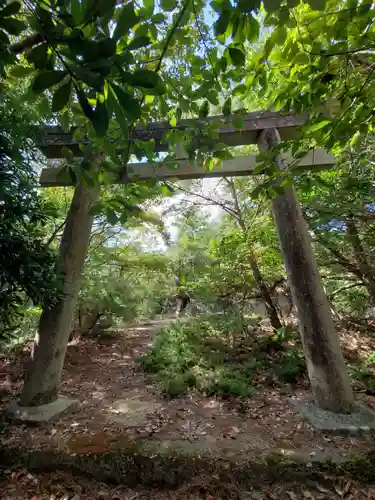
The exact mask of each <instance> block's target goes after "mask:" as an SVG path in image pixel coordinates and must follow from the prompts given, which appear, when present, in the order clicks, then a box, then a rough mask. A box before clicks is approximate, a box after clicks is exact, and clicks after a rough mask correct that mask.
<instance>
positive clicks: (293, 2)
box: [286, 0, 300, 9]
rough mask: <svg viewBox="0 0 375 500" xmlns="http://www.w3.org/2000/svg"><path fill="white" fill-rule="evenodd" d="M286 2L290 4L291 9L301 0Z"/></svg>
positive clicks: (288, 0)
mask: <svg viewBox="0 0 375 500" xmlns="http://www.w3.org/2000/svg"><path fill="white" fill-rule="evenodd" d="M286 3H287V5H288V7H289V9H293V8H294V7H297V5H299V3H300V0H287V2H286Z"/></svg>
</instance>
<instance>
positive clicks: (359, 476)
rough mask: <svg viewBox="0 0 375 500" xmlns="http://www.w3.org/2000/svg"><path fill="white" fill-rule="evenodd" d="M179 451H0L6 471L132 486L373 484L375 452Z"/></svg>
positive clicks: (136, 446) (140, 445) (152, 446)
mask: <svg viewBox="0 0 375 500" xmlns="http://www.w3.org/2000/svg"><path fill="white" fill-rule="evenodd" d="M181 448H182V447H181ZM181 448H178V449H177V450H173V447H172V442H168V446H165V447H164V448H163V447H161V446H160V443H158V442H156V441H155V442H150V441H149V442H147V445H145V442H141V441H139V442H136V443H133V444H131V445H130V446H128V447H127V448H126V449H123V450H117V451H109V452H106V453H82V454H79V453H78V454H68V453H59V452H58V451H44V450H39V451H25V450H21V449H17V448H16V449H7V450H0V459H1V462H2V464H3V465H5V466H9V465H14V464H15V463H17V464H18V463H22V464H23V465H24V466H26V467H28V468H29V469H30V470H39V471H47V470H49V471H51V470H58V469H62V470H71V471H75V472H77V473H80V474H85V475H90V476H93V477H95V478H96V479H100V480H103V481H111V482H115V483H122V484H127V485H129V486H134V485H144V486H155V485H158V486H160V485H163V486H169V487H175V486H178V485H180V484H181V483H183V482H185V481H187V480H189V479H191V478H193V477H195V476H197V475H202V474H205V475H207V476H214V477H217V478H219V479H220V480H222V481H227V482H228V481H229V482H231V481H235V482H237V483H239V484H244V485H246V484H251V485H252V486H253V487H256V486H258V485H259V486H262V485H264V484H266V483H268V482H271V481H277V480H283V481H285V480H294V479H299V480H300V479H301V478H305V479H307V478H308V479H316V478H318V477H319V476H320V475H322V474H323V473H324V474H329V475H334V476H335V475H337V476H346V477H348V478H352V479H356V480H358V481H361V482H366V483H368V482H373V481H375V451H371V452H368V453H366V454H363V455H353V456H350V457H348V458H346V459H340V457H332V456H328V455H324V454H322V455H321V456H317V457H314V458H313V459H312V458H311V457H310V456H309V455H308V454H304V453H303V452H300V453H299V452H293V453H292V452H291V453H289V454H285V451H284V453H282V452H281V451H278V450H274V451H271V452H268V453H265V454H263V455H259V456H256V457H251V458H247V457H246V456H244V455H238V456H233V454H231V456H230V457H229V456H225V455H223V456H217V455H216V456H215V455H214V454H212V453H211V452H208V453H203V452H202V450H199V448H198V450H194V447H190V446H188V447H187V449H186V452H184V451H183V450H182V449H181Z"/></svg>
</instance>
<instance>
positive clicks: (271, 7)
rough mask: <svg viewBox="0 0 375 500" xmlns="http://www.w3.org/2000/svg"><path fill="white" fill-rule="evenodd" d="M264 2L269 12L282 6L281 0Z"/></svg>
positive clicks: (264, 0)
mask: <svg viewBox="0 0 375 500" xmlns="http://www.w3.org/2000/svg"><path fill="white" fill-rule="evenodd" d="M263 4H264V8H265V9H266V11H267V12H276V11H277V10H279V8H280V2H279V0H263Z"/></svg>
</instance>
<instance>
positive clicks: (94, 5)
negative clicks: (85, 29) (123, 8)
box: [84, 0, 116, 23]
mask: <svg viewBox="0 0 375 500" xmlns="http://www.w3.org/2000/svg"><path fill="white" fill-rule="evenodd" d="M85 3H86V5H87V7H86V9H85V16H84V21H85V22H86V23H88V22H89V21H90V20H91V19H93V18H95V17H97V16H99V17H103V16H104V15H105V14H107V13H110V12H111V11H112V10H113V9H114V8H115V6H116V0H88V1H87V2H85Z"/></svg>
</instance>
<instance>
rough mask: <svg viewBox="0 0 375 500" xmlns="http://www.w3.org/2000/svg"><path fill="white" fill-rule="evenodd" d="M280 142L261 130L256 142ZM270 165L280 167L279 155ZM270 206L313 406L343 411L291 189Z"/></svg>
mask: <svg viewBox="0 0 375 500" xmlns="http://www.w3.org/2000/svg"><path fill="white" fill-rule="evenodd" d="M279 142H280V136H279V133H278V131H277V129H266V130H264V131H263V132H262V133H261V135H260V140H259V143H258V144H259V148H260V151H262V152H265V151H268V150H270V149H272V148H273V147H274V146H275V145H277V144H278V143H279ZM273 161H274V162H275V164H276V165H277V167H278V168H279V169H280V170H282V169H283V166H282V161H281V159H280V157H279V156H275V157H274V159H273ZM272 208H273V214H274V218H275V222H276V228H277V232H278V236H279V240H280V244H281V251H282V254H283V258H284V263H285V267H286V271H287V274H288V279H289V283H290V286H291V290H292V297H293V302H294V305H295V307H296V310H297V314H298V319H299V330H300V334H301V339H302V344H303V348H304V353H305V357H306V364H307V369H308V373H309V378H310V383H311V388H312V392H313V397H314V401H315V404H316V405H317V406H318V407H320V408H322V409H324V410H330V411H333V412H343V413H348V412H350V411H352V409H353V405H354V399H353V392H352V389H351V386H350V381H349V377H348V373H347V370H346V366H345V361H344V357H343V355H342V351H341V347H340V341H339V337H338V334H337V332H336V330H335V327H334V324H333V320H332V316H331V312H330V307H329V304H328V301H327V297H326V296H325V294H324V290H323V287H322V283H321V281H320V277H319V273H318V266H317V263H316V260H315V256H314V254H313V251H312V247H311V241H310V237H309V234H308V231H307V226H306V222H305V220H304V218H303V215H302V211H301V206H300V204H299V201H298V199H297V195H296V192H295V189H294V187H293V186H288V187H286V188H285V189H284V192H283V194H280V195H278V196H276V197H275V198H274V199H273V200H272Z"/></svg>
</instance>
